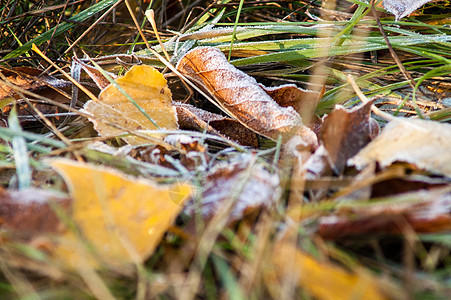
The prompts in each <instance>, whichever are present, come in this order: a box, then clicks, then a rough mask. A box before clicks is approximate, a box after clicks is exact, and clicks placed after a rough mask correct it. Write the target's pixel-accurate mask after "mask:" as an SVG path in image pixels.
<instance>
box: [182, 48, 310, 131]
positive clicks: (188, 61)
mask: <svg viewBox="0 0 451 300" xmlns="http://www.w3.org/2000/svg"><path fill="white" fill-rule="evenodd" d="M177 69H178V70H179V71H180V72H181V73H183V74H185V75H186V76H188V77H189V78H191V79H192V80H193V81H194V82H196V83H197V84H198V85H200V86H201V87H203V88H204V89H206V90H207V91H208V92H209V93H210V94H212V95H213V97H214V98H215V100H216V101H217V102H218V104H219V105H220V106H221V107H222V108H223V109H224V110H225V111H226V112H227V113H229V114H230V115H231V116H233V117H235V118H236V119H237V120H238V121H239V122H241V123H242V124H243V125H244V126H246V127H248V128H250V129H252V130H254V131H255V132H257V133H259V134H261V135H264V136H266V137H268V138H271V139H277V138H278V136H279V135H282V136H284V137H285V138H289V137H290V136H291V135H293V134H294V131H296V129H297V128H299V127H301V126H302V120H301V117H300V116H299V114H298V113H297V112H296V111H295V110H294V108H293V107H291V106H289V107H281V106H280V105H278V104H277V103H276V102H275V101H274V100H273V99H272V98H271V97H270V96H269V95H268V94H267V93H266V92H265V90H263V89H262V88H261V86H259V85H258V83H257V81H256V80H255V79H254V78H253V77H250V76H249V75H247V74H245V73H244V72H242V71H240V70H238V69H236V68H235V67H233V66H232V65H231V64H230V63H229V62H228V61H227V58H226V57H225V55H224V54H223V53H222V52H221V51H220V50H219V49H218V48H214V47H198V48H195V49H193V50H191V51H189V52H188V53H187V54H186V55H185V56H183V57H182V58H181V59H180V61H179V63H178V65H177Z"/></svg>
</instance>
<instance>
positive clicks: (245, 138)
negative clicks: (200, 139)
mask: <svg viewBox="0 0 451 300" xmlns="http://www.w3.org/2000/svg"><path fill="white" fill-rule="evenodd" d="M173 104H174V106H175V108H176V109H177V119H178V122H179V126H180V128H182V129H188V130H189V129H190V130H198V131H204V130H205V131H206V132H207V133H210V134H217V135H221V136H223V137H226V138H230V139H232V140H234V141H237V142H238V143H240V144H241V145H244V146H251V147H254V148H256V147H258V137H257V135H256V134H255V133H254V132H253V131H252V130H249V129H248V128H247V127H244V126H243V125H241V123H239V122H238V121H236V120H234V119H231V118H227V117H224V116H221V115H218V114H215V113H211V112H208V111H205V110H203V109H201V108H197V107H194V106H192V105H190V104H183V103H173Z"/></svg>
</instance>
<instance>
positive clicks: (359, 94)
mask: <svg viewBox="0 0 451 300" xmlns="http://www.w3.org/2000/svg"><path fill="white" fill-rule="evenodd" d="M348 82H349V83H350V84H351V86H352V88H353V89H354V92H355V93H356V95H357V97H359V99H360V100H361V101H362V102H363V103H368V101H370V100H369V99H368V98H367V97H366V96H365V95H364V94H363V93H362V91H361V90H360V88H359V87H358V86H357V84H356V83H355V80H354V78H353V77H352V75H351V74H349V75H348ZM371 111H372V112H373V113H374V114H375V115H377V116H379V117H381V118H384V119H385V120H387V121H393V120H396V117H394V116H392V115H390V114H389V113H386V112H384V111H382V110H380V109H379V108H377V107H376V106H375V105H374V104H373V105H371Z"/></svg>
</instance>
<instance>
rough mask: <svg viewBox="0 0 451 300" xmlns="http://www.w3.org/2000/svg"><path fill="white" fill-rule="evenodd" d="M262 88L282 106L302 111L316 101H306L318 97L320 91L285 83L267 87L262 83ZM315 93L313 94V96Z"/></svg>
mask: <svg viewBox="0 0 451 300" xmlns="http://www.w3.org/2000/svg"><path fill="white" fill-rule="evenodd" d="M260 86H261V88H262V89H263V90H264V91H265V92H266V93H267V94H268V95H269V96H270V97H271V98H272V99H273V100H274V101H276V102H277V104H279V105H280V106H282V107H289V106H291V107H293V108H294V109H295V110H296V111H298V112H300V111H302V110H304V109H306V108H307V107H308V108H310V107H311V106H312V105H315V106H316V103H311V102H306V101H311V100H312V99H317V98H318V97H319V93H318V92H316V91H309V90H304V89H301V88H299V87H297V86H296V85H294V84H284V85H280V86H274V87H266V86H264V85H262V84H260ZM312 95H313V96H312Z"/></svg>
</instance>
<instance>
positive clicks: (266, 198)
mask: <svg viewBox="0 0 451 300" xmlns="http://www.w3.org/2000/svg"><path fill="white" fill-rule="evenodd" d="M254 159H255V158H254ZM252 160H253V158H252V157H251V156H250V155H248V154H243V155H239V156H238V158H237V159H236V160H234V161H231V162H227V163H223V164H218V165H216V167H214V168H213V170H211V171H210V172H209V174H208V175H207V177H206V179H205V181H206V182H205V184H204V185H203V191H202V200H201V203H189V204H188V205H187V208H186V212H187V213H188V214H192V213H194V212H199V213H201V214H202V216H203V217H204V218H205V219H210V218H211V217H213V215H215V214H216V213H218V211H219V209H221V207H222V206H223V205H224V203H225V202H226V201H233V202H234V203H233V206H232V209H231V212H230V214H229V217H228V223H232V222H234V221H238V220H240V219H242V218H243V216H244V215H245V214H246V213H249V212H251V211H253V210H254V209H256V208H260V207H270V206H271V205H272V204H273V203H274V201H275V200H276V199H277V197H279V195H280V188H279V176H278V175H277V174H271V173H270V172H269V171H268V170H266V169H265V168H264V166H263V165H262V164H260V163H255V162H252Z"/></svg>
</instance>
